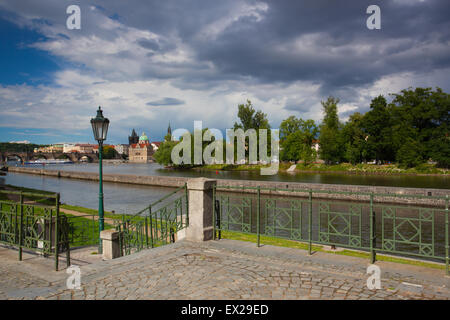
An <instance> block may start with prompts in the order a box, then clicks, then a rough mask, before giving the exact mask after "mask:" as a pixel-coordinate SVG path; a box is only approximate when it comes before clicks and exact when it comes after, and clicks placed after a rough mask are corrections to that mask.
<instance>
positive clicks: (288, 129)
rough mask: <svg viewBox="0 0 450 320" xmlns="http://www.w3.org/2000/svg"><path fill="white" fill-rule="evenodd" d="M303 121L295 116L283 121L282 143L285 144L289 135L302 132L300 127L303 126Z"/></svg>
mask: <svg viewBox="0 0 450 320" xmlns="http://www.w3.org/2000/svg"><path fill="white" fill-rule="evenodd" d="M302 121H303V120H302V119H297V118H296V117H295V116H290V117H289V118H287V119H285V120H283V121H282V122H281V124H280V143H281V144H283V142H284V141H285V140H286V139H287V137H289V135H291V134H293V133H295V132H297V131H299V130H300V126H301V125H302Z"/></svg>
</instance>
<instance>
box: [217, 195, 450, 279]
mask: <svg viewBox="0 0 450 320" xmlns="http://www.w3.org/2000/svg"><path fill="white" fill-rule="evenodd" d="M262 190H264V191H266V193H269V194H271V193H272V191H275V192H285V193H289V197H286V196H284V197H282V196H274V195H269V196H265V197H262V196H261V191H262ZM219 191H220V192H219ZM236 192H239V193H241V195H235V194H233V195H232V196H230V195H229V194H230V193H236ZM296 193H297V194H296ZM255 194H256V195H255ZM323 194H326V195H327V197H328V198H329V197H330V196H331V197H333V198H336V200H335V201H330V200H324V199H323V197H322V198H321V195H323ZM213 195H214V199H215V200H216V201H217V202H218V204H217V206H216V209H215V210H219V212H218V213H216V214H217V217H216V219H218V220H219V221H220V223H219V224H215V225H214V228H215V232H216V231H219V234H220V232H222V231H237V232H244V233H253V234H256V236H257V244H258V246H259V244H260V235H266V236H270V237H278V238H285V239H289V240H299V241H307V243H308V250H309V252H310V254H311V253H312V251H311V248H312V244H313V243H320V244H327V245H335V246H341V247H348V248H354V249H359V250H366V251H369V252H370V257H371V261H372V263H373V262H375V260H376V253H377V252H389V253H393V254H401V255H411V256H420V257H424V258H430V259H437V260H441V261H445V263H446V272H447V274H450V271H449V263H450V258H449V251H450V240H449V231H448V229H449V213H448V203H449V199H448V196H447V197H431V196H428V197H426V196H415V195H413V196H412V195H394V194H374V193H358V192H353V193H352V192H328V191H321V190H310V189H307V190H292V189H278V188H277V189H273V188H261V187H221V188H215V189H214V191H213ZM341 195H342V196H349V195H351V196H352V197H356V198H357V199H359V200H358V202H355V201H351V200H345V197H341ZM377 197H379V198H381V200H383V201H384V200H385V199H386V198H390V199H394V198H396V197H399V198H417V199H423V198H427V199H428V200H430V199H433V200H436V202H437V203H445V209H443V208H439V206H435V207H425V206H423V205H415V206H409V207H408V206H398V205H384V204H383V205H380V204H379V203H381V200H380V199H378V201H375V200H376V198H377ZM340 198H342V199H340ZM255 203H256V204H255ZM375 203H376V204H375ZM302 208H303V209H304V210H302ZM303 212H304V213H305V214H307V215H308V218H307V219H304V218H303ZM377 215H378V218H377ZM254 216H256V222H254V219H253V218H252V217H254ZM380 218H381V219H380ZM252 219H253V220H252ZM255 224H256V225H255ZM304 230H307V236H306V237H305V235H306V232H304ZM377 230H378V231H377ZM215 232H214V234H215ZM380 236H381V237H380ZM377 237H380V238H381V239H380V240H381V241H378V242H377ZM444 237H445V238H444Z"/></svg>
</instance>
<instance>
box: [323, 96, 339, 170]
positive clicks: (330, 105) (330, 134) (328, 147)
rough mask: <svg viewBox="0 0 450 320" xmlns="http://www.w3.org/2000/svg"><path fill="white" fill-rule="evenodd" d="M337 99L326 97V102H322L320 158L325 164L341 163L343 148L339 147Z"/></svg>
mask: <svg viewBox="0 0 450 320" xmlns="http://www.w3.org/2000/svg"><path fill="white" fill-rule="evenodd" d="M338 103H339V99H336V98H334V97H328V99H327V101H322V106H323V113H324V118H323V121H322V124H321V125H320V136H319V140H320V142H319V145H320V151H319V152H320V158H321V159H322V160H324V161H325V163H328V164H329V163H334V162H339V161H341V159H342V157H343V151H342V150H343V148H342V147H341V142H342V141H341V140H342V139H341V136H340V129H341V125H340V123H339V116H338V114H337V104H338Z"/></svg>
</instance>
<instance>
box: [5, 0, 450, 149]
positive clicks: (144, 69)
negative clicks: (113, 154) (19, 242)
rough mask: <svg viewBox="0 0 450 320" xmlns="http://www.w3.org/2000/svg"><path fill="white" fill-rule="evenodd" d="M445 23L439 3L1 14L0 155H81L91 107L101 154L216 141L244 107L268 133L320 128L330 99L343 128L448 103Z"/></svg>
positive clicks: (45, 8)
mask: <svg viewBox="0 0 450 320" xmlns="http://www.w3.org/2000/svg"><path fill="white" fill-rule="evenodd" d="M72 4H75V5H79V7H80V8H81V30H68V29H67V27H66V20H67V18H68V16H69V15H68V14H66V8H67V7H68V6H69V5H72ZM373 4H375V5H379V7H380V8H381V30H369V29H368V28H367V27H366V20H367V18H368V17H369V14H367V13H366V9H367V7H368V6H369V5H373ZM449 17H450V1H448V0H442V1H439V0H383V1H377V0H370V1H365V0H354V1H353V0H335V1H331V0H330V1H321V0H307V1H305V0H296V1H288V0H276V1H275V0H274V1H229V0H221V1H219V0H195V1H194V0H173V1H172V0H164V1H161V0H154V1H140V0H127V1H124V0H107V1H95V0H94V1H93V0H86V1H63V0H45V1H44V0H42V1H36V0H0V48H1V50H0V70H1V73H0V141H13V140H30V141H32V142H35V143H54V142H64V141H65V142H93V138H92V132H91V128H90V123H89V120H90V118H91V117H93V116H94V115H95V110H96V108H97V107H98V106H99V105H101V106H102V108H103V109H104V114H105V116H106V117H108V118H109V119H110V121H111V125H110V133H109V137H108V141H107V143H127V142H128V141H127V136H128V135H129V134H130V133H131V129H133V128H135V129H136V130H137V131H138V134H140V133H141V132H142V131H143V130H145V132H146V133H147V135H148V136H149V137H150V140H152V141H159V140H161V139H162V138H163V136H164V134H165V132H166V130H167V125H168V123H169V121H170V124H171V127H172V129H175V128H187V129H189V130H192V129H193V121H194V120H202V121H203V124H204V127H209V128H217V129H220V130H224V129H226V128H229V127H232V125H233V123H234V121H236V114H237V105H238V104H240V103H245V101H246V100H247V99H250V100H251V101H252V102H253V104H254V106H255V108H256V109H261V110H263V111H264V112H265V113H267V115H268V118H269V121H270V124H271V126H272V127H273V128H277V127H278V126H279V124H280V122H281V121H282V120H283V119H285V118H287V117H288V116H290V115H295V116H297V117H301V118H304V119H308V118H310V119H314V120H315V121H320V120H321V119H322V108H321V105H320V101H321V100H324V99H326V98H327V97H328V96H329V95H333V96H335V97H338V98H340V100H341V103H340V105H339V115H340V117H341V120H345V119H346V118H347V117H348V115H349V114H350V113H353V112H355V111H360V112H366V111H367V110H368V108H369V104H370V100H371V99H372V98H373V97H375V96H377V95H379V94H384V95H387V94H389V93H393V92H399V91H400V90H402V89H405V88H408V87H416V86H426V87H433V88H434V87H441V88H443V89H444V90H445V91H446V92H449V91H450V90H449V89H450V72H449V71H450V45H449V44H450V43H449V41H450V18H449Z"/></svg>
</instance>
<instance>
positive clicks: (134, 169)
mask: <svg viewBox="0 0 450 320" xmlns="http://www.w3.org/2000/svg"><path fill="white" fill-rule="evenodd" d="M41 167H42V166H41ZM45 169H47V170H66V171H82V172H97V170H98V164H73V165H46V166H45ZM104 173H116V174H133V175H140V176H145V175H158V176H183V177H199V176H205V177H210V178H215V179H245V180H266V181H267V180H269V181H287V182H309V183H333V184H354V185H355V184H356V185H379V186H395V187H426V188H441V189H443V188H445V189H449V188H450V179H449V177H448V176H447V177H444V176H369V175H368V176H357V175H346V174H296V175H290V174H286V173H279V174H278V175H274V176H261V175H259V172H258V171H256V172H254V171H252V172H242V171H240V172H238V171H234V172H233V171H228V172H222V171H219V172H218V173H216V172H215V171H203V172H200V171H196V170H167V169H164V168H163V167H161V166H159V165H158V164H154V163H149V164H125V163H121V164H107V163H105V165H104ZM0 179H4V183H6V184H11V185H16V186H23V187H27V188H33V189H39V190H47V191H53V192H59V193H60V194H61V202H62V203H66V204H72V205H78V206H83V207H87V208H91V209H97V208H98V182H96V181H87V180H76V179H65V178H57V177H50V176H40V175H32V174H22V173H13V172H9V173H7V175H6V176H5V177H2V178H0ZM172 190H173V188H163V187H151V186H143V185H131V184H120V183H110V182H106V183H104V204H105V210H106V211H115V212H116V213H128V214H133V213H136V212H138V211H140V210H141V209H143V208H145V207H147V206H148V205H149V204H150V203H152V202H154V201H156V200H158V199H160V198H162V197H163V196H164V195H166V194H168V193H169V192H171V191H172ZM342 205H344V206H345V205H347V206H348V205H349V204H342ZM365 206H366V207H367V204H365ZM377 210H378V209H376V208H375V211H377ZM303 211H304V210H303ZM347 211H348V210H347ZM347 211H346V210H344V211H343V212H347ZM366 211H367V208H366ZM378 211H379V210H378ZM407 211H408V212H407V213H406V215H407V216H409V215H417V212H418V211H417V209H411V210H407ZM416 211H417V212H416ZM317 214H318V209H317V204H315V205H314V207H313V215H314V217H315V218H314V219H318V218H317ZM253 215H254V213H253ZM376 215H377V216H378V217H377V222H376V225H377V228H376V229H377V234H378V238H379V239H380V238H381V230H382V227H381V225H380V222H381V216H380V212H378V213H376ZM364 217H366V218H367V217H368V213H367V212H366V213H365V214H364ZM443 217H444V216H443V214H437V215H436V216H435V219H436V220H435V230H434V232H435V233H436V235H435V237H436V239H435V240H436V247H435V250H436V254H437V255H442V254H443V252H444V251H443V250H444V246H443V245H444V235H445V232H444V231H443V229H442V228H443V226H444V225H445V224H444V220H443ZM253 218H255V217H253ZM304 218H306V217H304ZM253 220H254V219H253ZM297 220H298V219H297ZM366 220H367V219H366ZM305 221H306V220H305ZM320 225H321V226H322V227H323V228H326V224H324V225H323V223H322V222H320ZM314 228H315V229H314ZM313 231H314V234H316V233H317V223H316V226H315V227H313ZM413 231H414V230H413ZM362 232H363V233H364V234H365V235H366V236H365V237H364V238H368V236H367V235H368V232H369V229H368V222H367V221H366V222H363V225H362ZM431 235H432V228H431V226H428V225H424V226H423V236H424V239H423V240H424V241H431V238H430V237H431ZM315 240H317V239H315ZM405 249H406V250H408V249H407V248H405Z"/></svg>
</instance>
